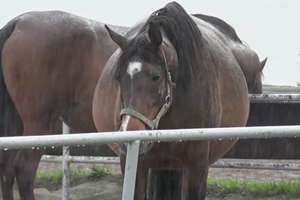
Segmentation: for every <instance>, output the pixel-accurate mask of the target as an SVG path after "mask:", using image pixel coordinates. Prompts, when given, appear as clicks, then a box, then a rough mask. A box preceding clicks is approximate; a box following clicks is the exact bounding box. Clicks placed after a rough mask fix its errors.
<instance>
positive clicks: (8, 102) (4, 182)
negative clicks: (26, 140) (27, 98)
mask: <svg viewBox="0 0 300 200" xmlns="http://www.w3.org/2000/svg"><path fill="white" fill-rule="evenodd" d="M16 22H17V21H16V20H12V21H10V22H9V23H8V24H7V25H6V26H5V27H3V28H2V29H1V30H0V52H1V53H2V49H3V46H4V44H5V42H6V40H7V39H8V38H9V37H10V35H11V33H12V32H13V30H14V28H15V25H16ZM22 129H23V127H22V121H21V118H20V115H19V113H18V112H17V110H16V108H15V105H14V103H13V101H12V99H11V97H10V95H9V93H8V91H7V87H6V84H5V80H4V75H3V67H2V56H0V134H1V135H0V137H1V136H2V137H4V136H16V135H21V133H22ZM15 155H16V151H3V150H1V151H0V159H1V160H0V171H1V174H0V175H1V186H2V197H3V200H12V199H13V191H12V187H13V182H14V177H15V171H14V168H13V162H14V158H15Z"/></svg>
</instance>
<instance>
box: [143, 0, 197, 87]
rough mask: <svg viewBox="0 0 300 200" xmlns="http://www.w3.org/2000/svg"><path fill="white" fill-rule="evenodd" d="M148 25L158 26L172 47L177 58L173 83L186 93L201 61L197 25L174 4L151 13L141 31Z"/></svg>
mask: <svg viewBox="0 0 300 200" xmlns="http://www.w3.org/2000/svg"><path fill="white" fill-rule="evenodd" d="M150 23H156V24H158V25H159V26H160V27H161V30H162V31H163V32H164V36H166V37H167V39H168V40H169V41H170V42H171V43H172V45H173V46H174V48H175V50H176V53H177V57H178V67H177V72H176V75H177V77H175V81H176V84H177V86H178V89H180V88H182V89H183V90H184V91H187V89H188V88H189V86H190V83H191V79H192V73H193V72H194V71H196V70H197V69H198V66H199V63H198V62H199V60H201V59H199V57H201V47H202V36H201V32H200V30H199V29H198V27H197V24H196V23H195V22H194V21H193V19H192V18H191V17H190V16H189V14H188V13H187V12H186V11H185V10H184V9H183V8H182V7H181V6H180V5H179V4H178V3H176V2H172V3H169V4H167V5H166V6H165V7H164V8H162V9H159V10H157V11H155V12H153V13H152V15H151V16H150V17H149V19H148V20H147V22H146V24H145V26H144V28H143V29H142V30H145V29H146V28H147V26H148V24H150Z"/></svg>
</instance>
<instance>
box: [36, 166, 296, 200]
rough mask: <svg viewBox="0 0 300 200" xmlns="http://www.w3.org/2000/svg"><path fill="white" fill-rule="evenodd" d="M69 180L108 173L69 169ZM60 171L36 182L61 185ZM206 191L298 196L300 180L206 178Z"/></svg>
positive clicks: (41, 175)
mask: <svg viewBox="0 0 300 200" xmlns="http://www.w3.org/2000/svg"><path fill="white" fill-rule="evenodd" d="M70 173H71V182H72V181H75V182H76V180H87V179H99V178H101V177H103V176H106V175H110V174H111V171H110V170H109V169H106V168H101V167H95V168H93V169H92V170H82V169H81V170H80V169H71V171H70ZM62 176H63V174H62V171H60V170H57V171H42V170H39V171H38V173H37V177H36V182H38V183H39V185H52V186H55V187H56V188H57V187H59V186H60V185H61V181H62ZM208 192H209V193H211V194H214V195H216V194H218V195H225V194H228V193H244V194H251V195H253V196H255V197H271V196H276V195H287V196H288V197H290V198H297V197H298V198H299V197H300V181H273V182H260V181H240V180H236V179H211V178H209V179H208Z"/></svg>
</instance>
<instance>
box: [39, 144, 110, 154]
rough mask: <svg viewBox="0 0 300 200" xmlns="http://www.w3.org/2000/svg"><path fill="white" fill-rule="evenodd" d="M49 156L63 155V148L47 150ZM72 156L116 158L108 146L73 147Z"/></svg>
mask: <svg viewBox="0 0 300 200" xmlns="http://www.w3.org/2000/svg"><path fill="white" fill-rule="evenodd" d="M45 154H47V155H62V148H61V147H57V148H54V149H52V148H47V149H46V151H45ZM70 154H71V155H72V156H115V154H114V152H112V151H111V150H110V148H109V147H108V146H107V145H89V146H84V147H76V146H75V147H71V148H70Z"/></svg>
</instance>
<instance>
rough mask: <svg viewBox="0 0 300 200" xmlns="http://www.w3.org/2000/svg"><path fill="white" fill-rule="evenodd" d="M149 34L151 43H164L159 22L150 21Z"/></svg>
mask: <svg viewBox="0 0 300 200" xmlns="http://www.w3.org/2000/svg"><path fill="white" fill-rule="evenodd" d="M148 34H149V38H150V41H151V43H152V44H154V45H155V46H156V47H159V46H160V45H161V43H162V36H161V32H160V26H159V24H157V23H153V22H150V23H149V30H148Z"/></svg>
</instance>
